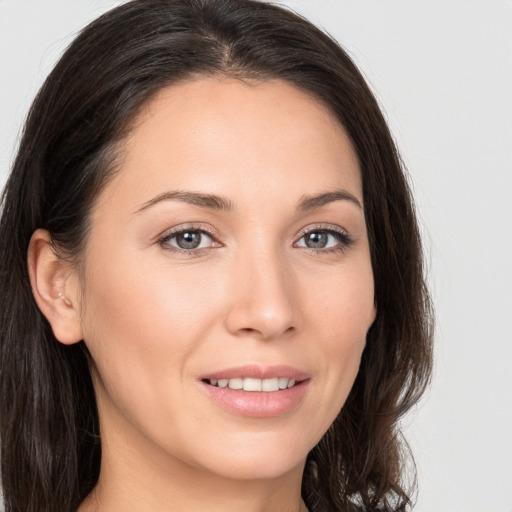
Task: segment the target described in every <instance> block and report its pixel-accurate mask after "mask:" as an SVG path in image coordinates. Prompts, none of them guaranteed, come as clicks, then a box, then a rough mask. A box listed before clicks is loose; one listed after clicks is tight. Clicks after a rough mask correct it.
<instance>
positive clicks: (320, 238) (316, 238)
mask: <svg viewBox="0 0 512 512" xmlns="http://www.w3.org/2000/svg"><path fill="white" fill-rule="evenodd" d="M327 238H328V237H327V233H322V232H320V231H318V232H316V233H309V234H308V235H306V245H307V246H308V247H310V248H311V249H323V248H324V247H325V246H326V245H327Z"/></svg>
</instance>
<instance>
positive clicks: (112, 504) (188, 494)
mask: <svg viewBox="0 0 512 512" xmlns="http://www.w3.org/2000/svg"><path fill="white" fill-rule="evenodd" d="M114 432H115V435H113V434H114ZM125 434H129V435H125ZM134 439H135V441H134ZM303 469H304V463H301V464H300V465H298V466H297V467H294V468H292V469H291V470H290V471H288V472H287V473H285V474H283V475H279V476H277V477H272V478H242V479H239V478H233V477H232V476H229V475H228V476H226V475H219V474H218V473H214V472H212V471H208V470H206V469H205V468H201V467H197V466H195V465H194V464H191V463H188V462H187V461H184V460H180V459H179V458H177V457H172V456H170V455H169V454H167V453H164V452H162V450H161V449H160V448H158V447H156V446H155V445H153V444H152V443H151V442H150V441H149V440H147V439H144V438H141V437H139V438H134V436H133V433H127V432H123V429H122V428H119V425H117V426H116V427H115V429H114V428H113V429H109V428H108V426H107V425H102V461H101V470H100V476H99V480H98V483H97V485H96V487H95V488H94V489H93V491H92V492H91V494H90V495H89V496H88V497H87V498H86V499H85V500H84V502H83V503H82V504H81V506H80V507H79V509H78V512H115V511H118V510H137V512H164V511H165V512H169V511H173V512H189V511H190V512H192V511H194V512H195V511H197V510H208V512H235V511H237V512H238V511H240V510H243V511H244V512H269V511H272V512H273V511H279V512H307V508H306V506H305V505H304V502H303V501H302V499H301V482H302V473H303Z"/></svg>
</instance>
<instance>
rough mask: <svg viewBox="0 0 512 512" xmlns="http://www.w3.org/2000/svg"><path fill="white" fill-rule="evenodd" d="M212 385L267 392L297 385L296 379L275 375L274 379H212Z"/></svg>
mask: <svg viewBox="0 0 512 512" xmlns="http://www.w3.org/2000/svg"><path fill="white" fill-rule="evenodd" d="M209 383H210V384H211V385H212V386H216V387H219V388H227V387H229V389H243V390H244V391H265V392H267V393H270V392H273V391H279V390H282V389H287V388H291V387H293V386H294V385H295V383H296V381H295V379H288V378H287V377H274V378H272V379H253V378H251V377H245V378H243V379H242V378H239V377H237V378H234V379H218V380H217V379H210V381H209Z"/></svg>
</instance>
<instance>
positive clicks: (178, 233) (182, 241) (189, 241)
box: [158, 228, 214, 252]
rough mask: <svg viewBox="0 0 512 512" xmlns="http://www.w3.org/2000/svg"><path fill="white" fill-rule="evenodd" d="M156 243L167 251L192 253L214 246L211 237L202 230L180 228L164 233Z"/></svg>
mask: <svg viewBox="0 0 512 512" xmlns="http://www.w3.org/2000/svg"><path fill="white" fill-rule="evenodd" d="M158 243H159V244H160V245H162V246H164V247H166V248H167V249H171V250H173V249H174V250H178V251H184V252H192V251H195V250H199V249H206V248H209V247H213V246H214V241H213V236H212V235H211V234H209V233H208V232H207V231H205V230H204V229H198V228H182V229H179V230H174V231H172V232H170V233H166V234H165V235H164V236H163V237H162V238H160V239H159V240H158Z"/></svg>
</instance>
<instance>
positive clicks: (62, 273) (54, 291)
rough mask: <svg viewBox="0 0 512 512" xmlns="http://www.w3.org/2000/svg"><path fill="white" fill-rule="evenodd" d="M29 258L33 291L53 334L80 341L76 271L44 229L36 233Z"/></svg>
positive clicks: (67, 342)
mask: <svg viewBox="0 0 512 512" xmlns="http://www.w3.org/2000/svg"><path fill="white" fill-rule="evenodd" d="M27 257H28V272H29V276H30V284H31V286H32V293H33V294H34V298H35V300H36V302H37V305H38V306H39V309H40V310H41V312H42V313H43V315H44V316H45V317H46V319H47V320H48V322H49V323H50V325H51V327H52V330H53V334H54V335H55V337H56V338H57V339H58V340H59V341H60V342H61V343H64V344H65V345H71V344H73V343H77V342H79V341H80V340H81V339H82V326H81V321H80V310H79V302H78V297H79V286H78V284H79V281H78V276H77V274H76V270H75V269H73V268H72V267H71V265H70V264H69V263H66V262H65V261H63V260H62V259H61V258H59V257H58V255H57V254H56V253H55V250H54V249H53V247H52V245H51V236H50V233H49V232H48V231H46V230H44V229H38V230H36V231H35V232H34V234H33V235H32V238H31V239H30V244H29V248H28V254H27Z"/></svg>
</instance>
